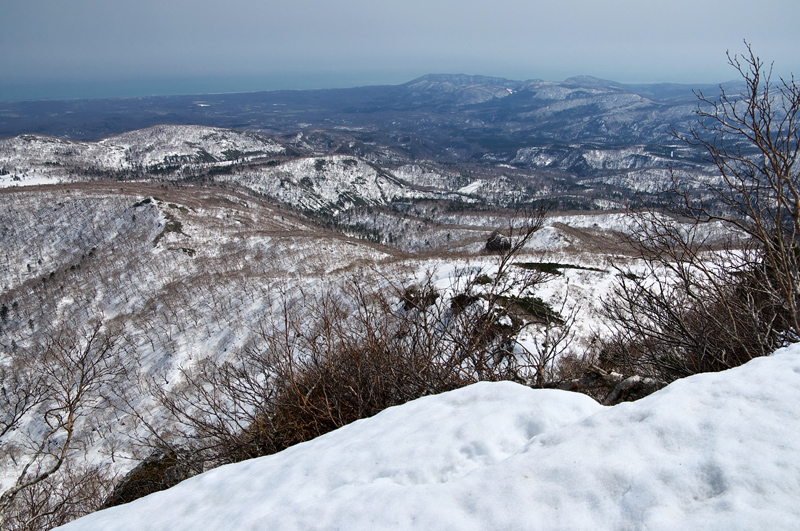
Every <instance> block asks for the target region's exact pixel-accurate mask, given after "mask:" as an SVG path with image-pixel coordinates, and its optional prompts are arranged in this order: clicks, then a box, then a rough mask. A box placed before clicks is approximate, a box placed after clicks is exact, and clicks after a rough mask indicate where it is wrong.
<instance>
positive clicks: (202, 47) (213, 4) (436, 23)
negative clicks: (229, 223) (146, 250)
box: [0, 0, 800, 99]
mask: <svg viewBox="0 0 800 531" xmlns="http://www.w3.org/2000/svg"><path fill="white" fill-rule="evenodd" d="M0 4H1V5H0V99H28V98H40V97H50V98H54V97H80V96H83V97H89V96H133V95H148V94H165V93H193V92H197V93H200V92H230V91H250V90H269V89H276V88H314V87H319V88H325V87H341V86H355V85H366V84H385V83H391V84H394V83H402V82H404V81H408V80H410V79H412V78H414V77H418V76H420V75H423V74H426V73H467V74H483V75H493V76H501V77H507V78H511V79H546V80H562V79H565V78H567V77H570V76H574V75H581V74H586V75H593V76H597V77H602V78H606V79H612V80H615V81H621V82H662V81H668V82H686V83H704V82H711V83H716V82H721V81H726V80H729V79H732V78H734V77H735V73H734V72H733V71H732V70H731V69H730V67H728V66H727V65H726V59H725V52H726V50H730V51H732V52H741V51H742V50H743V49H744V47H743V44H742V39H747V40H748V41H749V42H751V43H752V45H753V47H754V50H755V51H756V52H757V53H758V54H759V55H761V56H762V57H763V58H765V59H768V60H770V61H775V63H776V67H777V68H778V69H779V70H780V71H781V72H783V73H786V72H798V73H800V53H798V51H800V31H798V22H799V21H800V1H798V0H658V1H654V0H547V1H542V0H493V1H487V0H460V1H456V0H425V1H423V0H402V1H400V0H383V1H378V0H282V1H280V2H277V1H274V0H266V1H265V0H225V1H221V0H193V1H190V0H134V1H131V0H126V1H119V0H2V2H0Z"/></svg>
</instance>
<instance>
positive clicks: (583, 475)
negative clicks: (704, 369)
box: [62, 345, 800, 531]
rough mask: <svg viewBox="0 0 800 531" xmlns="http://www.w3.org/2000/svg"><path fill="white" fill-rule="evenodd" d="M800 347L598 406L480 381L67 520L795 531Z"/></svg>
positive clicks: (83, 524)
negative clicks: (631, 400) (615, 403)
mask: <svg viewBox="0 0 800 531" xmlns="http://www.w3.org/2000/svg"><path fill="white" fill-rule="evenodd" d="M798 404H800V346H797V345H795V346H792V347H789V348H787V349H783V350H782V351H779V352H777V353H776V354H774V355H773V356H771V357H768V358H759V359H756V360H753V361H751V362H749V363H747V364H746V365H744V366H742V367H739V368H736V369H732V370H729V371H725V372H722V373H713V374H702V375H697V376H692V377H689V378H686V379H684V380H680V381H678V382H675V383H673V384H672V385H670V386H668V387H667V388H665V389H663V390H662V391H659V392H657V393H655V394H653V395H651V396H649V397H647V398H644V399H642V400H640V401H638V402H634V403H625V404H621V405H618V406H614V407H610V408H604V407H602V406H599V405H597V404H596V403H594V402H593V401H592V400H591V399H589V398H587V397H585V396H581V395H576V394H574V393H568V392H562V391H551V390H532V389H529V388H526V387H523V386H519V385H516V384H513V383H508V382H505V383H493V384H490V383H483V384H477V385H473V386H470V387H467V388H464V389H460V390H457V391H452V392H450V393H445V394H442V395H438V396H430V397H425V398H422V399H419V400H416V401H414V402H411V403H408V404H405V405H403V406H399V407H396V408H390V409H389V410H386V411H384V412H382V413H379V414H378V415H376V416H375V417H373V418H370V419H366V420H362V421H359V422H356V423H354V424H351V425H349V426H346V427H344V428H341V429H339V430H337V431H335V432H332V433H329V434H327V435H325V436H323V437H320V438H318V439H316V440H313V441H310V442H307V443H303V444H300V445H297V446H295V447H293V448H290V449H289V450H286V451H284V452H282V453H280V454H276V455H273V456H269V457H264V458H259V459H254V460H251V461H246V462H243V463H238V464H235V465H228V466H225V467H221V468H218V469H215V470H212V471H210V472H207V473H205V474H202V475H200V476H197V477H195V478H192V479H189V480H187V481H185V482H183V483H181V484H179V485H178V486H176V487H174V488H172V489H170V490H167V491H164V492H161V493H156V494H153V495H150V496H148V497H145V498H142V499H139V500H137V501H135V502H133V503H131V504H128V505H125V506H120V507H116V508H112V509H108V510H105V511H101V512H98V513H94V514H92V515H89V516H87V517H85V518H83V519H80V520H77V521H75V522H72V523H70V524H68V525H66V526H64V527H63V528H62V529H65V530H73V531H76V530H93V529H111V528H114V529H119V530H125V529H131V530H133V529H136V530H148V529H152V530H155V529H171V530H180V529H187V530H188V529H209V530H211V529H263V528H264V527H265V526H268V527H269V528H270V529H312V528H313V529H476V530H477V529H645V528H652V529H756V528H758V529H769V528H772V529H776V528H782V529H787V528H790V527H793V526H795V525H796V523H797V521H798V519H800V507H799V506H798V505H797V499H798V497H800V482H798V479H797V478H798V477H800V440H798V438H797V436H796V435H797V433H798V430H800V415H798V413H800V411H798V407H799V406H798Z"/></svg>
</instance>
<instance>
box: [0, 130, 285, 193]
mask: <svg viewBox="0 0 800 531" xmlns="http://www.w3.org/2000/svg"><path fill="white" fill-rule="evenodd" d="M284 152H285V148H284V147H283V146H281V145H280V144H278V143H276V142H274V141H272V140H270V139H268V138H266V137H264V136H261V135H257V134H255V133H249V132H244V131H234V130H230V129H218V128H213V127H203V126H188V125H158V126H154V127H150V128H147V129H142V130H138V131H131V132H129V133H123V134H121V135H116V136H113V137H110V138H106V139H104V140H101V141H99V142H76V141H72V140H64V139H60V138H52V137H46V136H40V135H22V136H18V137H14V138H8V139H5V140H0V187H3V186H18V185H35V184H42V183H43V182H65V181H86V180H91V179H92V178H94V177H97V176H98V175H99V174H104V173H114V172H125V171H132V170H141V169H155V168H156V167H158V166H165V165H175V164H197V163H206V164H208V163H218V164H219V163H221V164H230V162H229V161H233V160H237V161H243V160H250V159H252V158H254V157H259V156H264V155H276V154H281V153H284Z"/></svg>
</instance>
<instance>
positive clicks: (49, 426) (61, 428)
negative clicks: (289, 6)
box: [0, 322, 125, 528]
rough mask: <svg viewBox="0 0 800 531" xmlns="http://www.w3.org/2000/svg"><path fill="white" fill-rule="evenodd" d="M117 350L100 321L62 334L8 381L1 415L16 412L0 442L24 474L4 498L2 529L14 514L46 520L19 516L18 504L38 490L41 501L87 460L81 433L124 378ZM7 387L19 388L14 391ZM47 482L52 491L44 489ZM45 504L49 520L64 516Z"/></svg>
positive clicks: (8, 419)
mask: <svg viewBox="0 0 800 531" xmlns="http://www.w3.org/2000/svg"><path fill="white" fill-rule="evenodd" d="M114 344H115V338H114V335H112V334H110V333H108V332H107V331H106V330H105V329H104V327H103V326H102V324H101V323H99V322H98V323H95V324H94V325H92V326H91V327H90V328H88V329H83V330H81V329H79V330H66V329H62V330H61V331H59V332H56V333H55V334H53V335H51V336H50V337H48V338H47V339H46V340H45V341H44V342H43V344H42V346H41V349H40V350H37V351H34V352H26V353H25V355H26V356H27V357H28V358H29V360H30V361H28V362H27V363H19V364H17V366H16V367H14V368H13V370H14V376H13V378H12V379H11V381H10V382H9V381H7V380H4V381H3V382H2V383H3V389H4V391H5V392H4V393H3V400H4V401H6V402H7V403H6V404H3V406H4V407H3V410H4V412H6V411H10V412H11V413H10V414H7V417H6V420H4V421H3V422H4V424H3V427H4V435H6V436H5V437H4V440H0V443H1V444H2V446H3V451H4V453H6V454H7V455H8V456H9V457H10V458H11V459H13V460H14V461H15V462H16V463H17V465H18V466H19V467H20V472H19V474H18V476H17V479H16V481H15V483H14V485H13V486H11V487H10V488H8V489H6V490H5V491H4V492H3V493H2V494H0V524H2V525H0V527H2V526H10V525H11V524H10V523H9V522H8V521H7V519H8V516H9V514H11V513H13V514H14V515H15V518H16V519H17V520H18V519H19V518H24V519H28V520H34V519H36V520H38V519H40V518H42V517H43V515H41V514H27V513H25V512H24V511H20V510H19V507H14V506H15V502H16V501H17V500H19V499H24V498H25V496H26V495H27V494H26V493H30V492H32V490H31V489H39V490H38V493H39V494H37V495H36V496H34V497H37V496H38V498H41V493H42V492H45V491H48V490H52V489H54V488H56V485H58V484H59V482H58V480H55V475H56V474H57V473H59V472H60V471H62V470H67V469H69V468H70V467H69V466H65V464H67V463H69V462H70V461H71V460H73V459H75V458H76V455H79V454H81V452H80V450H79V449H80V443H81V440H80V439H81V433H82V430H83V429H84V428H85V427H86V425H87V424H86V423H87V422H88V421H89V420H90V418H91V416H92V415H93V414H94V413H96V412H97V411H99V410H101V409H102V408H103V407H104V406H105V405H106V404H107V400H108V399H107V396H106V392H107V391H108V390H109V388H110V386H111V385H113V384H114V383H115V382H117V381H119V379H120V378H121V377H122V376H124V373H125V368H124V364H123V363H122V362H121V361H120V360H119V359H115V356H114V353H115V351H114ZM6 374H8V373H6ZM7 383H10V384H13V385H16V386H17V387H15V388H13V389H9V386H7ZM23 416H25V417H26V419H25V420H26V422H25V423H24V424H23V423H22V420H23V419H22V417H23ZM12 427H13V428H15V430H14V433H13V436H14V437H13V442H12V437H11V435H12V434H11V433H10V430H11V428H12ZM73 464H74V463H73ZM73 469H74V470H77V469H76V468H75V467H73ZM62 479H63V478H62ZM53 481H55V482H53ZM44 482H48V483H47V485H48V487H47V489H44V490H42V489H40V488H39V487H41V486H42V485H44V484H45V483H44ZM62 483H63V484H64V485H67V484H68V481H65V482H62ZM68 498H69V497H65V500H67V499H68ZM30 499H32V498H29V501H30ZM66 503H71V502H67V501H65V504H66ZM39 505H40V506H42V507H44V506H47V507H49V509H48V513H49V512H52V511H57V510H58V507H55V508H54V507H53V505H52V504H39ZM29 506H36V505H35V504H34V505H30V504H29ZM62 507H66V505H62ZM18 524H19V522H17V524H15V525H18ZM26 525H27V524H26ZM4 528H5V527H4Z"/></svg>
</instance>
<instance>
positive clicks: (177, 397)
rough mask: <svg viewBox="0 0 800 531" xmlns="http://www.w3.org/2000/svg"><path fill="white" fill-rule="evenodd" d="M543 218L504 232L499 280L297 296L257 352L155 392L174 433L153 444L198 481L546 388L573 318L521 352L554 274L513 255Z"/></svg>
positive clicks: (355, 284)
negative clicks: (455, 401)
mask: <svg viewBox="0 0 800 531" xmlns="http://www.w3.org/2000/svg"><path fill="white" fill-rule="evenodd" d="M543 217H544V212H541V211H540V212H535V213H533V214H531V215H530V216H528V217H526V218H525V219H524V220H523V222H521V223H518V224H517V225H514V226H511V227H509V228H508V229H507V230H506V231H505V236H504V237H506V238H507V239H508V241H509V246H508V248H507V249H506V250H505V251H504V252H502V253H500V254H498V255H497V258H496V265H495V267H494V268H492V269H491V271H488V272H490V273H491V276H490V275H488V274H487V271H484V270H482V269H475V268H473V269H464V270H463V271H461V272H460V273H458V274H456V275H455V278H453V279H452V285H451V286H450V287H448V288H447V289H445V290H444V291H442V290H441V289H437V287H436V283H435V282H434V279H433V277H432V276H428V277H427V278H426V279H423V280H422V281H421V282H418V283H417V284H415V285H414V286H413V287H409V286H404V285H403V284H402V283H395V282H392V281H391V279H386V278H383V279H378V280H375V279H374V276H368V275H363V274H360V273H356V274H354V275H353V276H351V277H350V278H348V279H346V280H345V281H344V282H343V283H341V284H340V285H338V286H336V287H335V288H333V289H331V290H330V291H328V292H326V293H324V294H322V295H320V296H317V297H312V296H306V297H298V296H297V295H296V294H292V295H290V294H286V295H285V296H284V300H283V312H282V315H280V317H279V318H277V319H275V320H274V321H271V322H265V323H261V326H260V342H259V344H258V345H257V346H256V347H252V348H248V349H246V350H244V351H242V352H240V353H239V354H238V357H237V358H236V359H234V360H230V361H229V362H226V363H221V364H219V363H212V362H211V361H205V362H203V363H200V364H199V365H198V366H197V367H195V368H193V369H192V370H188V369H186V370H184V371H183V372H182V384H181V385H178V386H175V387H173V388H172V389H170V390H164V389H163V388H159V387H156V388H155V390H154V392H155V396H156V398H157V400H158V401H159V403H160V404H161V405H162V406H163V407H164V408H165V410H166V412H167V413H168V415H169V417H170V419H171V422H170V425H171V426H172V427H171V428H170V429H169V431H163V430H158V429H157V428H155V427H153V428H152V430H151V431H152V435H153V437H152V438H151V444H152V445H153V446H155V447H156V448H159V449H161V451H162V452H164V453H165V454H169V455H171V456H175V457H176V458H177V459H178V460H183V461H184V462H185V463H186V466H187V467H188V468H191V469H192V470H193V471H194V472H195V473H196V472H201V471H202V470H205V469H207V468H210V467H214V466H218V465H220V464H223V463H228V462H233V461H239V460H242V459H246V458H250V457H255V456H258V455H264V454H270V453H274V452H277V451H280V450H282V449H284V448H286V447H289V446H291V445H293V444H296V443H299V442H302V441H306V440H309V439H312V438H314V437H317V436H319V435H322V434H324V433H326V432H329V431H331V430H334V429H336V428H339V427H341V426H344V425H346V424H349V423H351V422H353V421H355V420H358V419H362V418H366V417H369V416H372V415H374V414H376V413H378V412H379V411H381V410H383V409H386V408H387V407H390V406H394V405H398V404H402V403H405V402H408V401H410V400H413V399H415V398H418V397H421V396H425V395H430V394H435V393H441V392H444V391H449V390H452V389H456V388H459V387H462V386H464V385H468V384H470V383H473V382H477V381H481V380H515V381H521V382H526V383H537V382H538V383H539V384H543V382H544V381H545V379H546V378H547V377H549V375H550V374H551V373H552V371H551V369H552V363H553V360H554V358H555V357H556V356H557V355H558V354H559V353H561V352H563V346H562V343H563V342H565V341H568V339H569V338H570V337H571V333H570V327H571V324H572V323H573V321H574V314H572V315H571V316H570V317H569V318H568V319H566V320H561V321H560V322H559V323H558V326H559V327H560V328H559V329H558V330H556V329H555V328H552V329H550V328H546V327H545V328H546V331H545V334H544V341H543V343H542V346H541V348H540V349H538V350H536V351H535V352H526V351H524V350H521V349H519V348H518V345H517V343H516V334H518V333H519V331H520V330H521V329H522V328H523V327H524V326H526V325H527V324H528V323H529V321H526V320H525V319H526V317H525V316H526V315H527V318H528V319H531V318H532V317H531V316H530V315H529V314H527V313H526V312H525V311H524V310H522V309H521V305H523V301H527V300H528V298H529V297H530V296H531V295H532V293H533V291H534V290H535V288H536V287H537V286H539V285H540V284H541V283H542V282H543V281H544V280H545V279H546V277H547V275H546V274H544V273H542V272H541V271H537V270H532V269H525V268H521V267H516V266H514V258H515V257H516V256H517V255H518V254H519V253H520V252H521V250H522V249H523V247H524V245H525V243H526V242H527V241H529V239H530V237H531V236H532V235H533V234H534V233H535V232H536V231H537V230H539V228H540V227H541V226H542V220H543ZM540 324H541V323H540ZM549 324H553V325H555V322H553V323H549Z"/></svg>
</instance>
